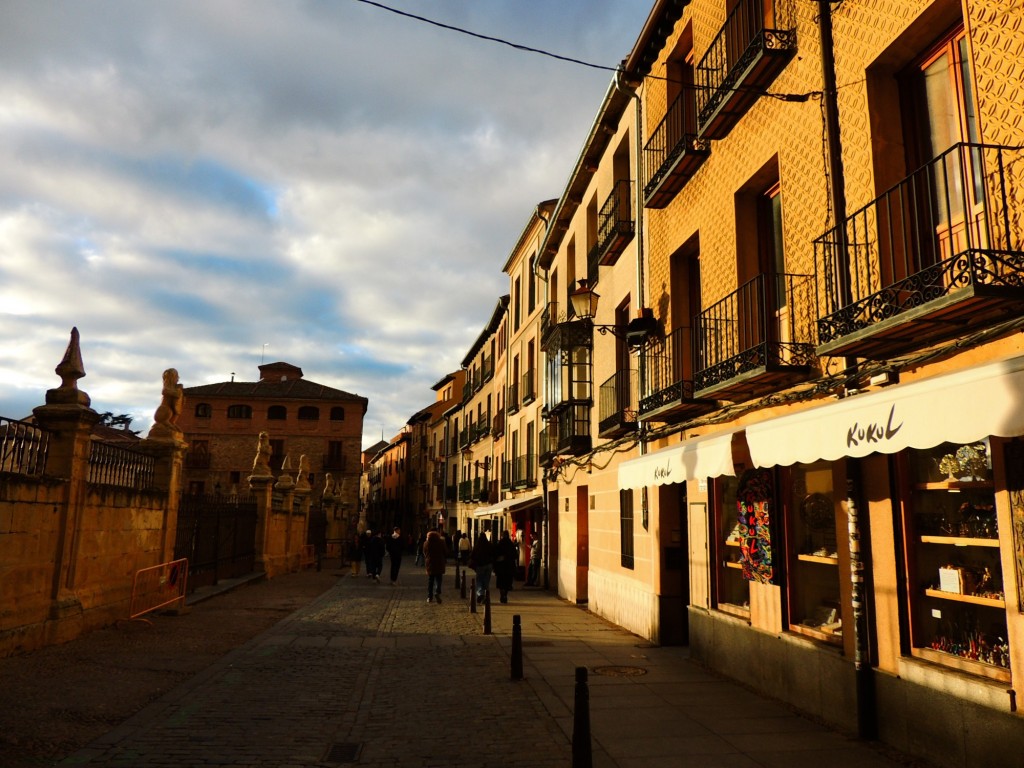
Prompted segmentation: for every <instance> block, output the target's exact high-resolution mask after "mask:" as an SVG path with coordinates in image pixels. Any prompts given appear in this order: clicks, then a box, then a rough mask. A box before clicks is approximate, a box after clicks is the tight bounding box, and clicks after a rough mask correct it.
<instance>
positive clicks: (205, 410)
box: [196, 403, 213, 419]
mask: <svg viewBox="0 0 1024 768" xmlns="http://www.w3.org/2000/svg"><path fill="white" fill-rule="evenodd" d="M211 416H213V408H211V407H210V404H209V403H196V418H197V419H208V418H210V417H211Z"/></svg>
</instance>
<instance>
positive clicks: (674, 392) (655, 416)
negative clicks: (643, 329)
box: [640, 325, 716, 422]
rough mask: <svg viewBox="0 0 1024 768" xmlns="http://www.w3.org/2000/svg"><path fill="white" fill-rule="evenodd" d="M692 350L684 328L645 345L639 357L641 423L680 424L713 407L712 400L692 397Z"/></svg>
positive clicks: (687, 329)
mask: <svg viewBox="0 0 1024 768" xmlns="http://www.w3.org/2000/svg"><path fill="white" fill-rule="evenodd" d="M694 348H695V347H694V345H693V331H692V329H691V328H690V327H689V326H685V325H684V326H680V327H678V328H676V329H675V330H674V331H672V333H670V334H669V335H668V336H666V337H665V338H664V339H655V340H654V341H653V342H651V344H650V345H649V346H648V348H647V354H646V355H645V356H644V358H643V364H644V372H645V374H646V375H645V376H644V391H643V392H642V393H641V396H640V420H641V421H667V422H671V421H680V420H683V419H687V418H691V417H693V416H698V415H700V414H702V413H707V412H708V411H710V410H713V409H714V408H715V407H716V403H715V401H714V400H706V399H702V398H698V397H695V396H694V394H693V380H692V378H690V376H691V374H690V371H691V370H692V361H693V352H692V350H693V349H694Z"/></svg>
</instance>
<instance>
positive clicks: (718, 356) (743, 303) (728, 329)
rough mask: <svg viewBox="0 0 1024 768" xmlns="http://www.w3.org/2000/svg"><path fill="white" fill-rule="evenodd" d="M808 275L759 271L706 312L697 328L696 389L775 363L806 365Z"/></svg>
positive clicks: (809, 348)
mask: <svg viewBox="0 0 1024 768" xmlns="http://www.w3.org/2000/svg"><path fill="white" fill-rule="evenodd" d="M812 291H813V280H812V279H811V277H810V276H809V275H789V274H776V275H767V274H760V275H757V276H756V277H754V278H752V279H751V280H748V281H747V282H746V283H744V284H743V285H741V286H740V287H739V288H738V289H736V290H735V291H733V292H732V293H730V294H729V295H728V296H726V297H725V298H723V299H722V300H721V301H718V302H716V303H715V304H713V305H711V306H710V307H708V308H707V309H705V310H703V311H702V312H701V313H700V314H699V315H698V316H697V318H696V324H695V330H694V350H695V360H694V364H695V371H694V376H693V380H694V389H695V390H696V391H700V390H702V389H706V388H708V387H712V386H714V385H716V384H720V383H722V382H724V381H728V380H730V379H732V378H734V377H737V376H742V375H743V374H746V373H750V372H752V371H755V370H757V369H760V368H764V367H767V366H772V365H808V364H810V363H811V361H813V360H814V359H815V355H814V346H813V344H812V341H811V340H812V335H813V327H812V319H811V314H812V312H811V310H812V306H813V305H812V303H811V301H812V299H811V297H812Z"/></svg>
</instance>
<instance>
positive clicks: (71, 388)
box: [46, 327, 92, 406]
mask: <svg viewBox="0 0 1024 768" xmlns="http://www.w3.org/2000/svg"><path fill="white" fill-rule="evenodd" d="M53 370H54V373H56V374H57V375H58V376H60V386H59V387H57V389H49V390H47V391H46V404H47V405H69V404H70V405H84V406H88V405H89V404H90V403H91V402H92V401H91V400H90V398H89V395H88V394H86V393H85V392H83V391H82V390H80V389H79V388H78V380H79V379H80V378H82V377H83V376H85V365H84V364H83V363H82V347H81V344H80V342H79V337H78V328H77V327H75V328H72V329H71V340H70V341H69V342H68V348H67V349H66V350H65V351H64V358H63V359H62V360H61V361H60V363H58V364H57V367H56V368H54V369H53Z"/></svg>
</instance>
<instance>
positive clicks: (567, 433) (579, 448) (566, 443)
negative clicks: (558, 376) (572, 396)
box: [548, 401, 592, 456]
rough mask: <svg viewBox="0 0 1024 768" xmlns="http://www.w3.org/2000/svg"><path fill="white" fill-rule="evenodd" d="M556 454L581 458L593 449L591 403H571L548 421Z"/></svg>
mask: <svg viewBox="0 0 1024 768" xmlns="http://www.w3.org/2000/svg"><path fill="white" fill-rule="evenodd" d="M548 433H549V434H548V439H550V440H553V441H554V443H553V445H554V450H555V453H558V454H569V455H571V456H579V455H580V454H583V453H586V452H587V451H589V450H590V448H591V442H592V440H591V436H590V401H585V402H569V403H567V404H566V405H565V406H564V407H563V408H562V410H560V411H559V412H558V413H557V414H553V415H552V416H551V417H550V418H549V419H548Z"/></svg>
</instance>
